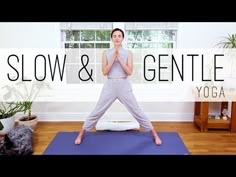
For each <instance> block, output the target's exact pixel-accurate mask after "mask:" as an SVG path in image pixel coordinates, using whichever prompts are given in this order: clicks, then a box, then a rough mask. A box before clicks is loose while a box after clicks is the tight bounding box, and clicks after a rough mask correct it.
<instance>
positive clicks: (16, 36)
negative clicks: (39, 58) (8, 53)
mask: <svg viewBox="0 0 236 177" xmlns="http://www.w3.org/2000/svg"><path fill="white" fill-rule="evenodd" d="M59 25H60V23H32V22H28V23H19V22H17V23H0V39H1V40H0V48H60V47H61V43H60V40H61V39H60V38H61V36H60V30H59V27H60V26H59Z"/></svg>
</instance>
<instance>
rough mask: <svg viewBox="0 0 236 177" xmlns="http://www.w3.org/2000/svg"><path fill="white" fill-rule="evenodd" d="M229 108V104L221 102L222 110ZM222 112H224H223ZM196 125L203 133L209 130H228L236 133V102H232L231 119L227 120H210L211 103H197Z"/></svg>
mask: <svg viewBox="0 0 236 177" xmlns="http://www.w3.org/2000/svg"><path fill="white" fill-rule="evenodd" d="M223 108H228V102H221V110H223ZM221 112H222V111H221ZM194 123H195V124H196V125H197V126H198V127H199V128H200V131H201V132H207V130H208V129H228V130H230V131H231V132H236V102H232V109H231V117H230V118H228V119H227V120H223V119H222V115H221V117H220V119H215V118H211V119H210V118H209V102H195V107H194Z"/></svg>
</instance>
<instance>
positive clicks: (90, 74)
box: [78, 55, 93, 81]
mask: <svg viewBox="0 0 236 177" xmlns="http://www.w3.org/2000/svg"><path fill="white" fill-rule="evenodd" d="M84 57H86V58H87V61H86V64H84V59H83V58H84ZM88 62H89V57H88V55H82V56H81V63H82V65H83V67H82V68H81V69H80V70H79V72H78V76H79V78H80V79H81V80H82V81H88V80H90V79H91V80H92V81H93V78H92V74H93V69H91V73H89V72H88V70H87V68H86V66H87V65H88ZM83 69H85V70H86V72H87V74H88V76H89V77H88V78H87V79H83V78H81V77H80V72H81V71H82V70H83Z"/></svg>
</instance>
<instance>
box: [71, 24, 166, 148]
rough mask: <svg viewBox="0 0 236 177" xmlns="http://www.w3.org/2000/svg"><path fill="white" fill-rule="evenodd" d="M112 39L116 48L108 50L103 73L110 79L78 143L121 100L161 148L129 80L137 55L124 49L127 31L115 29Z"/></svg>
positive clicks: (103, 58) (80, 134) (103, 57)
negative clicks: (134, 56) (114, 103)
mask: <svg viewBox="0 0 236 177" xmlns="http://www.w3.org/2000/svg"><path fill="white" fill-rule="evenodd" d="M111 39H112V42H113V44H114V48H111V49H108V50H107V51H104V52H103V56H102V72H103V74H104V75H105V76H107V78H108V79H107V81H106V83H105V84H104V86H103V88H102V92H101V95H100V97H99V100H98V102H97V104H96V107H95V109H94V110H93V111H92V112H91V113H90V115H89V116H88V117H87V119H86V120H85V122H84V125H83V128H82V130H81V131H80V133H79V134H78V136H77V138H76V140H75V144H80V143H81V141H82V138H83V135H84V133H85V131H90V130H91V129H92V128H93V127H94V126H95V125H96V123H97V122H98V120H99V119H100V118H101V117H102V115H103V114H104V113H105V112H106V110H107V109H108V108H109V107H110V106H111V105H112V103H113V102H114V101H115V100H116V99H118V100H119V101H120V102H121V103H122V104H123V105H124V106H125V107H126V108H127V110H128V111H129V112H130V113H131V114H132V115H133V117H134V118H135V119H136V120H137V121H138V122H139V124H140V126H142V127H143V128H144V131H150V132H151V133H152V135H153V137H154V140H155V143H156V144H157V145H161V143H162V142H161V139H160V138H159V136H158V135H157V133H156V131H155V129H154V128H153V126H152V124H151V121H150V120H149V119H148V117H147V116H146V115H145V114H144V113H143V112H142V110H141V109H140V107H139V105H138V103H137V101H136V98H135V96H134V95H133V91H132V86H131V84H130V82H129V81H128V80H127V77H128V76H129V75H131V74H132V71H133V54H132V53H131V52H130V51H128V50H125V49H124V48H123V47H122V42H123V39H124V32H123V31H122V30H121V29H119V28H115V29H113V30H112V32H111Z"/></svg>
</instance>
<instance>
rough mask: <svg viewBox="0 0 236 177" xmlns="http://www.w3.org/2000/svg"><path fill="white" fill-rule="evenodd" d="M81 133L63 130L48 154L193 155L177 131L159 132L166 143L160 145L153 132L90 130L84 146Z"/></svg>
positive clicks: (58, 134) (53, 142)
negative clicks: (77, 139) (75, 142)
mask: <svg viewBox="0 0 236 177" xmlns="http://www.w3.org/2000/svg"><path fill="white" fill-rule="evenodd" d="M77 135H78V132H59V133H57V134H56V136H55V138H54V139H53V140H52V141H51V143H50V144H49V145H48V147H47V148H46V150H45V151H44V153H43V154H44V155H189V154H190V153H189V151H188V149H187V148H186V146H185V145H184V143H183V141H182V139H181V138H180V136H179V135H178V133H176V132H158V135H159V136H160V138H161V139H162V145H160V146H157V145H156V144H155V143H154V139H153V137H152V134H151V133H150V132H86V133H85V134H84V138H83V140H82V143H81V144H80V145H75V144H74V140H75V138H76V137H77Z"/></svg>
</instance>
